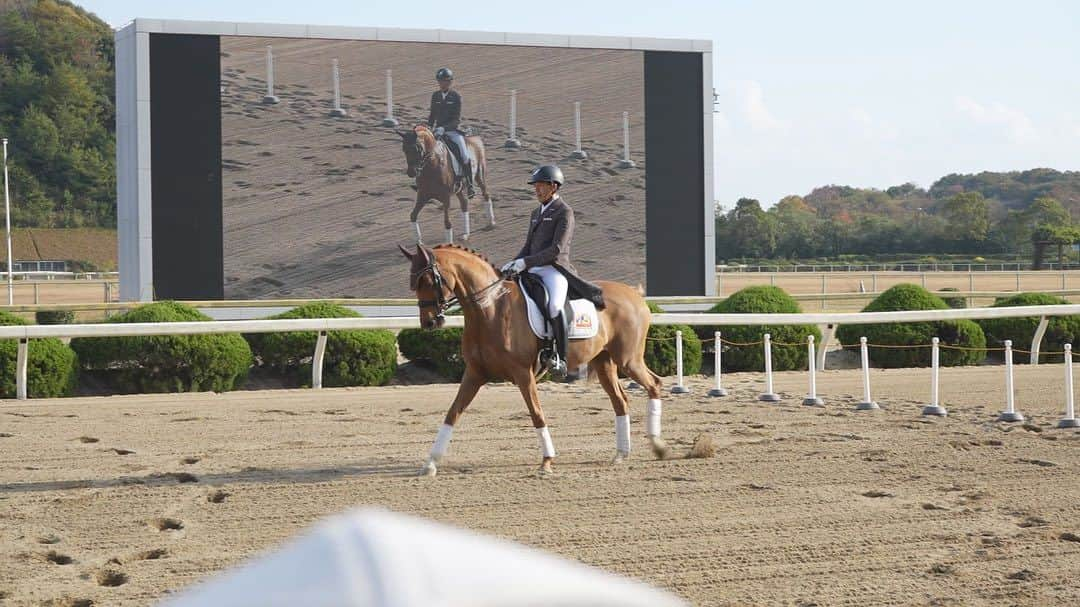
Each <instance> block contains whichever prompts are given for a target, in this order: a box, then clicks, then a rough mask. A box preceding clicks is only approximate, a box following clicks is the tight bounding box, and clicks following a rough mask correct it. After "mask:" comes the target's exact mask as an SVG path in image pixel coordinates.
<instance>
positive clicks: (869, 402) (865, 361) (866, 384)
mask: <svg viewBox="0 0 1080 607" xmlns="http://www.w3.org/2000/svg"><path fill="white" fill-rule="evenodd" d="M859 353H860V354H861V356H862V376H863V400H862V402H861V403H859V404H858V405H855V410H857V411H867V410H870V409H879V408H880V407H878V404H877V403H875V402H874V400H873V399H872V398H870V352H869V350H867V348H866V338H865V337H860V338H859Z"/></svg>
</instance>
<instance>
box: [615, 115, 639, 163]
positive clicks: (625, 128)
mask: <svg viewBox="0 0 1080 607" xmlns="http://www.w3.org/2000/svg"><path fill="white" fill-rule="evenodd" d="M622 139H623V157H622V160H620V161H619V168H620V169H632V168H634V167H635V166H637V165H635V164H634V161H633V160H630V112H623V113H622Z"/></svg>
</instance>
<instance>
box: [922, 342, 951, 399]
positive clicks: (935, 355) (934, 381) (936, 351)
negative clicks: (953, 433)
mask: <svg viewBox="0 0 1080 607" xmlns="http://www.w3.org/2000/svg"><path fill="white" fill-rule="evenodd" d="M940 343H941V340H940V339H938V338H936V337H935V338H934V339H932V340H931V350H930V367H931V371H930V404H929V405H927V406H925V407H923V410H922V414H923V415H938V416H941V417H945V416H946V415H948V414H949V412H948V411H946V410H945V407H942V406H941V403H940V401H939V396H940V394H939V392H938V379H939V378H940V367H941V357H940V353H941V350H940Z"/></svg>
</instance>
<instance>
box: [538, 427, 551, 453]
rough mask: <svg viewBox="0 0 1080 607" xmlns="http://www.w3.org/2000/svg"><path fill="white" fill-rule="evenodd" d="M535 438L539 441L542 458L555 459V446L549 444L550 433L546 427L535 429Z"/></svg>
mask: <svg viewBox="0 0 1080 607" xmlns="http://www.w3.org/2000/svg"><path fill="white" fill-rule="evenodd" d="M536 436H537V438H539V439H540V451H541V453H543V454H544V457H555V445H554V444H552V442H551V433H550V432H548V429H547V426H544V427H543V428H537V429H536Z"/></svg>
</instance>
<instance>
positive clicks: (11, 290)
mask: <svg viewBox="0 0 1080 607" xmlns="http://www.w3.org/2000/svg"><path fill="white" fill-rule="evenodd" d="M7 142H8V140H7V138H6V137H5V138H4V223H5V225H6V227H7V293H8V295H7V297H8V305H9V306H10V305H13V304H14V303H15V285H14V283H12V279H13V276H12V273H13V270H12V264H13V261H12V259H13V258H12V257H11V191H10V190H9V188H8V162H7Z"/></svg>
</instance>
